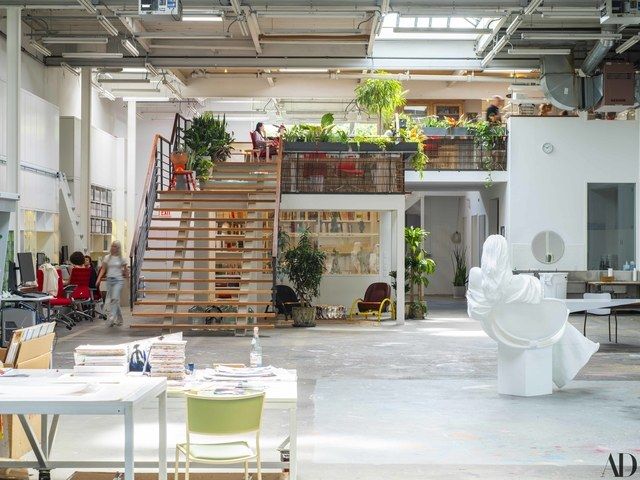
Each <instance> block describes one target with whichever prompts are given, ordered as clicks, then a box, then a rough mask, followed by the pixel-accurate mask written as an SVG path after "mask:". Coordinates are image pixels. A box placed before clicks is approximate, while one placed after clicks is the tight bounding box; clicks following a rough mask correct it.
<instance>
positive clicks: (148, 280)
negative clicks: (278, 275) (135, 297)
mask: <svg viewBox="0 0 640 480" xmlns="http://www.w3.org/2000/svg"><path fill="white" fill-rule="evenodd" d="M144 282H145V283H194V284H195V283H215V284H221V285H227V284H229V283H237V284H239V285H240V284H245V285H246V284H247V283H272V282H273V280H272V279H266V278H255V279H248V278H205V279H202V280H195V279H193V278H192V279H188V278H183V279H178V278H145V279H144Z"/></svg>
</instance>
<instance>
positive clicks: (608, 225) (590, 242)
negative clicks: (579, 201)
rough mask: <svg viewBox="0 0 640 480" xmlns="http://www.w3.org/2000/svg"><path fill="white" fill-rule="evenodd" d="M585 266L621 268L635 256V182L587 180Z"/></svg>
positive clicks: (591, 268)
mask: <svg viewBox="0 0 640 480" xmlns="http://www.w3.org/2000/svg"><path fill="white" fill-rule="evenodd" d="M587 190H588V195H587V196H588V203H587V205H588V224H587V252H588V253H587V257H588V262H587V268H588V269H589V270H604V269H606V268H613V269H614V270H616V269H617V270H622V269H623V268H624V267H625V265H627V266H628V265H629V264H630V263H631V262H632V261H633V262H635V258H636V244H635V184H633V183H590V184H588V185H587Z"/></svg>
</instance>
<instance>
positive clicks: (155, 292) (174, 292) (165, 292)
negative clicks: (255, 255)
mask: <svg viewBox="0 0 640 480" xmlns="http://www.w3.org/2000/svg"><path fill="white" fill-rule="evenodd" d="M138 291H139V292H140V293H144V294H145V295H215V296H222V295H225V296H226V295H236V296H239V295H271V293H273V291H272V290H266V289H264V290H240V289H232V290H229V289H225V290H184V289H180V290H157V289H154V290H147V289H146V288H143V289H140V290H138Z"/></svg>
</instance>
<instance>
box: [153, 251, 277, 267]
mask: <svg viewBox="0 0 640 480" xmlns="http://www.w3.org/2000/svg"><path fill="white" fill-rule="evenodd" d="M231 253H233V252H231ZM236 253H238V254H239V253H242V252H236ZM144 261H145V262H182V263H184V262H215V263H232V264H237V263H242V262H253V261H256V262H267V261H268V262H270V261H271V252H269V255H266V252H265V256H264V257H261V258H247V259H244V258H242V257H238V256H235V257H220V256H217V255H216V256H215V257H211V258H206V259H203V258H174V257H172V258H159V257H144Z"/></svg>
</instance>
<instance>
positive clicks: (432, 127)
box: [422, 115, 449, 137]
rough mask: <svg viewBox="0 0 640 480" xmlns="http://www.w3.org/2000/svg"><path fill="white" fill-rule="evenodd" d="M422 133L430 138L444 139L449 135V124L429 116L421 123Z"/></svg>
mask: <svg viewBox="0 0 640 480" xmlns="http://www.w3.org/2000/svg"><path fill="white" fill-rule="evenodd" d="M422 131H423V132H424V134H425V135H427V136H430V137H445V136H446V135H448V133H449V124H448V123H447V121H446V120H442V119H440V118H438V117H437V116H435V115H431V116H429V117H426V118H425V119H424V120H423V121H422Z"/></svg>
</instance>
